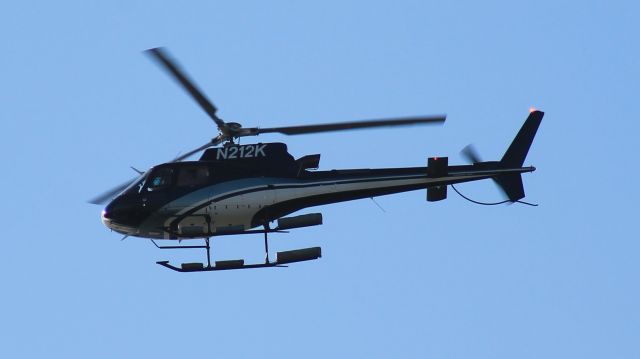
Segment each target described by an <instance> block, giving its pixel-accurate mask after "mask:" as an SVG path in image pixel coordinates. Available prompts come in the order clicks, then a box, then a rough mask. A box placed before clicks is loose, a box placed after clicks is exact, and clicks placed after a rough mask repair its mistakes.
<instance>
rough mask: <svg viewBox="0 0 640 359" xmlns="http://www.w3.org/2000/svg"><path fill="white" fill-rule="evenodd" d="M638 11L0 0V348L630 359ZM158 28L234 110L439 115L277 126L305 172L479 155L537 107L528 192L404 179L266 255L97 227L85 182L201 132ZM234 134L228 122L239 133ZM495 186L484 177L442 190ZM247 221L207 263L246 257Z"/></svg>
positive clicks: (29, 353)
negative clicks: (432, 190) (177, 266)
mask: <svg viewBox="0 0 640 359" xmlns="http://www.w3.org/2000/svg"><path fill="white" fill-rule="evenodd" d="M639 9H640V8H639V6H638V5H637V3H636V2H633V1H628V2H619V1H567V2H565V1H555V0H554V1H524V2H514V1H501V2H500V1H499V2H496V1H481V2H478V1H440V2H432V1H389V2H377V1H361V2H355V1H322V2H317V3H316V4H309V3H308V2H295V1H288V2H286V1H273V2H272V1H268V2H267V1H254V2H251V1H237V2H233V3H232V2H228V3H222V2H213V1H188V2H168V1H130V0H127V1H110V2H92V1H77V2H54V1H42V2H30V1H25V2H11V1H9V2H4V3H3V4H2V5H0V44H1V47H0V48H1V53H0V74H1V76H0V125H1V127H0V129H1V131H0V134H1V136H2V140H1V141H0V147H1V150H2V153H3V155H4V158H5V159H4V162H3V168H4V169H3V170H2V174H3V176H1V179H0V181H1V184H2V189H3V191H2V201H0V216H1V218H2V224H3V225H2V228H3V231H2V243H3V244H2V250H1V253H2V255H1V260H0V269H1V272H0V283H1V288H2V289H1V295H0V357H2V358H36V357H43V356H47V357H55V358H86V357H92V358H140V357H155V358H178V357H181V358H188V357H199V358H203V357H216V358H222V357H239V358H255V357H260V356H261V357H279V358H299V357H309V358H329V357H356V358H358V357H360V358H365V357H367V358H390V357H396V358H566V357H574V358H638V357H640V308H639V304H638V303H640V290H639V288H638V276H639V275H640V264H639V262H638V257H639V256H640V244H639V242H638V240H639V238H638V228H637V224H638V215H637V213H638V209H637V205H638V201H639V200H640V196H639V193H638V187H637V184H636V182H637V179H638V176H639V175H640V173H639V170H638V148H637V146H638V140H637V136H638V132H639V129H640V128H639V126H638V124H637V123H638V100H637V99H638V94H639V93H640V91H639V90H640V86H639V80H640V76H639V67H638V58H639V54H640V52H639V50H640V49H639V46H638V36H639V35H640V28H639V26H638V20H637V19H638V15H639ZM155 46H167V47H168V48H169V49H170V51H171V53H172V54H173V55H174V56H175V57H176V58H177V59H178V60H179V62H180V63H181V64H182V65H183V66H184V67H185V68H186V69H187V71H188V73H189V74H190V75H191V76H192V77H193V78H194V79H195V80H196V81H197V83H198V84H199V85H200V87H201V88H202V89H203V90H204V91H205V92H206V93H207V94H208V95H209V97H210V98H211V99H212V100H213V101H214V102H215V104H216V105H218V107H219V108H220V112H219V113H220V116H221V117H222V118H223V119H225V120H227V121H238V122H241V123H242V124H244V125H245V126H256V125H259V126H263V127H266V126H285V125H295V124H308V123H314V122H333V121H348V120H358V119H368V118H379V117H391V116H410V115H420V114H434V113H447V114H448V120H447V122H446V124H445V125H444V126H442V127H412V128H404V129H394V130H369V131H359V132H352V133H340V134H321V135H307V136H298V137H289V138H286V137H285V136H261V137H260V138H258V139H257V140H260V141H286V142H287V144H288V145H289V150H290V152H291V153H292V154H293V155H294V156H296V157H299V156H303V155H306V154H312V153H322V161H321V163H320V165H321V169H334V168H361V167H397V166H421V165H425V164H426V161H427V157H429V156H436V155H437V156H449V158H450V162H451V163H463V159H462V158H461V157H460V155H459V151H460V150H461V149H462V148H463V147H464V146H465V145H467V144H468V143H472V142H473V143H475V144H476V146H477V148H478V150H479V151H480V153H481V154H482V156H483V158H484V159H487V160H490V159H498V158H500V156H502V153H503V152H504V150H505V149H506V147H507V146H508V144H509V143H510V141H511V139H512V138H513V136H514V135H515V133H516V131H517V130H518V128H519V127H520V126H521V124H522V122H523V121H524V119H525V118H526V116H527V115H528V109H529V108H530V107H531V106H535V107H536V108H539V109H541V110H543V111H545V112H546V115H545V118H544V120H543V123H542V125H541V127H540V130H539V132H538V136H537V138H536V141H535V142H534V144H533V146H532V149H531V152H530V155H529V157H528V159H527V161H526V164H527V165H535V166H537V168H538V171H536V172H534V173H532V174H527V175H525V176H524V182H525V187H526V192H527V198H526V200H528V201H531V202H535V203H540V206H539V207H537V208H533V207H528V206H523V205H511V206H506V205H505V206H496V207H483V206H477V205H473V204H471V203H468V202H466V201H464V200H463V199H461V198H459V197H458V196H457V195H456V194H455V193H453V192H452V191H451V192H450V194H449V198H448V199H447V200H446V201H442V202H438V203H427V202H426V200H425V196H426V194H425V191H416V192H410V193H404V194H400V195H395V196H386V197H380V198H378V200H377V201H378V203H379V204H380V205H381V206H382V207H383V208H384V209H385V211H386V212H383V211H381V210H380V209H379V208H378V207H377V206H376V205H375V204H374V203H373V202H372V201H370V200H361V201H355V202H347V203H342V204H336V205H330V206H325V207H322V208H320V209H309V210H305V211H302V212H301V213H310V212H315V211H321V212H322V213H323V215H324V222H325V224H324V225H323V226H321V227H313V228H307V229H299V230H294V231H292V233H291V234H288V235H273V236H272V241H271V245H272V247H273V248H272V251H273V252H275V251H278V250H285V249H296V248H303V247H308V246H316V245H319V246H321V247H322V248H323V258H322V259H320V260H318V261H314V262H308V263H300V264H296V265H293V266H291V267H289V268H286V269H260V270H246V271H231V272H221V273H196V274H181V273H176V272H172V271H169V270H167V269H165V268H162V267H160V266H158V265H156V264H155V263H154V262H155V261H156V260H163V259H169V260H171V261H172V262H176V263H180V262H181V261H197V260H201V259H202V258H203V253H201V252H200V251H197V250H190V251H182V252H179V253H175V252H168V251H160V250H158V249H156V248H155V247H153V245H152V244H150V243H149V242H148V241H146V240H142V239H136V238H128V239H126V240H125V241H122V242H121V241H120V238H121V236H120V235H117V234H116V233H111V232H110V231H109V230H108V229H106V228H105V227H104V226H103V225H102V224H101V222H100V211H101V209H102V208H101V207H99V206H94V205H90V204H87V203H86V200H88V199H89V198H91V197H93V196H95V195H96V194H99V193H101V192H103V191H104V190H107V189H109V188H111V187H113V186H115V185H117V184H119V183H121V182H122V181H124V180H126V179H128V178H130V177H132V175H134V173H133V172H132V171H131V170H130V169H129V166H135V167H138V168H148V167H150V166H152V165H154V164H157V163H161V162H164V161H167V160H169V159H171V158H173V157H174V156H175V155H176V154H177V153H178V152H181V151H182V152H185V151H188V150H190V149H191V148H194V147H196V146H199V145H200V144H202V143H204V142H205V141H207V140H208V139H210V138H211V137H213V136H215V134H216V130H215V127H214V126H213V123H212V122H211V120H210V119H208V118H207V116H206V115H205V114H204V113H203V112H202V110H201V109H200V108H198V107H197V106H196V105H195V104H194V103H193V101H192V100H191V99H190V98H189V97H188V96H186V95H185V94H184V93H183V91H182V90H181V89H180V88H179V87H178V86H177V85H176V84H175V83H174V82H173V81H172V80H171V79H170V78H169V77H168V76H167V75H166V74H165V73H163V72H162V71H160V70H159V68H158V67H157V66H156V65H155V64H154V63H152V62H151V61H150V60H149V59H148V58H146V57H145V56H143V55H142V53H141V51H142V50H144V49H147V48H150V47H155ZM243 142H244V143H247V142H248V140H244V141H243ZM459 188H460V189H461V190H463V191H464V193H466V194H467V195H469V196H472V197H473V198H475V199H478V200H484V201H494V200H500V199H502V197H501V196H502V195H501V193H500V192H499V191H498V190H496V188H495V186H494V184H493V183H491V181H485V182H480V183H474V184H467V185H461V186H460V187H459ZM261 251H262V243H261V239H260V237H259V236H255V237H251V236H245V237H238V236H236V237H226V238H216V239H215V240H214V257H215V258H216V259H233V258H245V259H247V261H259V260H260V259H261V258H262V252H261Z"/></svg>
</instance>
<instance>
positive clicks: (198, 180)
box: [177, 165, 210, 187]
mask: <svg viewBox="0 0 640 359" xmlns="http://www.w3.org/2000/svg"><path fill="white" fill-rule="evenodd" d="M209 178H210V172H209V167H207V166H202V165H197V166H185V167H182V168H180V171H179V172H178V183H177V185H178V186H179V187H183V186H199V185H202V184H205V183H208V182H209Z"/></svg>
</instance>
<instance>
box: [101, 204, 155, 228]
mask: <svg viewBox="0 0 640 359" xmlns="http://www.w3.org/2000/svg"><path fill="white" fill-rule="evenodd" d="M100 217H101V219H102V223H103V224H104V225H105V226H107V227H108V228H110V229H112V230H114V231H116V232H122V233H133V232H135V231H136V229H137V228H138V227H139V226H140V223H141V222H142V219H143V217H144V213H142V212H141V211H140V210H139V209H137V208H135V206H134V205H133V204H132V203H128V201H124V200H121V199H118V198H116V199H115V200H113V201H112V202H111V203H109V204H108V205H107V206H106V207H105V208H104V209H103V210H102V214H101V216H100Z"/></svg>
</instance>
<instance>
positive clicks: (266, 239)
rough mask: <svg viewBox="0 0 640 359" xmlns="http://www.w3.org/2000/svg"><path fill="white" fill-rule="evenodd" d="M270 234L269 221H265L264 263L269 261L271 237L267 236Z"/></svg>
mask: <svg viewBox="0 0 640 359" xmlns="http://www.w3.org/2000/svg"><path fill="white" fill-rule="evenodd" d="M268 234H269V222H264V253H265V255H264V264H268V263H269V239H268V238H267V236H268Z"/></svg>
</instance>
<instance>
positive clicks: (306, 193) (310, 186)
mask: <svg viewBox="0 0 640 359" xmlns="http://www.w3.org/2000/svg"><path fill="white" fill-rule="evenodd" d="M482 177H486V175H485V174H477V175H468V174H465V175H462V176H455V177H447V180H448V181H449V180H450V181H456V180H460V179H475V178H482ZM441 180H442V178H429V177H426V176H425V175H414V176H408V175H405V176H384V177H368V178H354V179H344V180H333V179H332V180H322V181H315V182H308V181H303V180H294V181H291V180H287V179H282V178H264V179H263V180H262V181H261V183H260V184H259V185H253V186H250V187H245V186H246V180H238V181H230V182H225V183H220V184H216V185H214V186H211V187H208V189H209V190H210V192H209V193H215V192H217V190H219V189H220V187H229V186H231V187H232V188H231V189H229V190H226V191H224V192H218V193H215V194H213V195H211V196H208V197H207V198H203V199H201V200H196V201H193V202H192V203H188V205H185V206H182V207H178V206H177V205H176V203H177V202H180V203H184V202H185V197H187V196H189V195H186V196H185V197H183V198H182V199H178V200H176V201H173V202H172V203H170V204H168V205H166V206H165V207H163V208H162V209H160V210H159V211H158V212H156V215H154V216H152V217H155V220H153V222H155V223H156V224H155V228H154V231H157V228H158V220H160V221H161V222H163V226H164V227H169V226H170V224H171V222H173V221H174V220H175V219H176V218H177V217H180V216H182V215H185V214H186V213H189V212H191V211H193V209H194V208H198V207H202V208H200V209H198V210H197V211H195V212H193V213H190V215H189V216H188V217H187V218H190V217H193V216H198V215H200V216H202V215H203V214H209V215H211V217H212V220H213V223H214V224H213V228H212V229H213V230H214V231H215V228H219V227H226V226H234V227H235V226H243V227H244V229H249V228H251V220H252V219H253V217H254V216H255V214H256V213H257V212H258V211H260V210H261V209H262V208H264V207H266V206H271V205H274V204H278V203H281V202H285V201H290V200H295V199H301V198H306V197H310V196H317V195H323V194H339V193H345V192H351V191H357V190H367V189H385V188H388V189H392V188H394V187H401V186H407V185H417V184H424V185H425V187H426V185H428V184H429V183H430V182H436V181H441ZM280 181H282V182H280ZM234 182H237V183H234ZM243 184H244V185H243ZM234 193H238V194H237V195H234ZM227 196H230V197H228V198H224V197H227ZM219 198H224V199H219ZM161 213H164V215H162V214H161ZM149 225H152V223H149ZM149 229H150V228H149ZM164 237H165V238H169V234H168V233H165V236H164Z"/></svg>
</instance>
